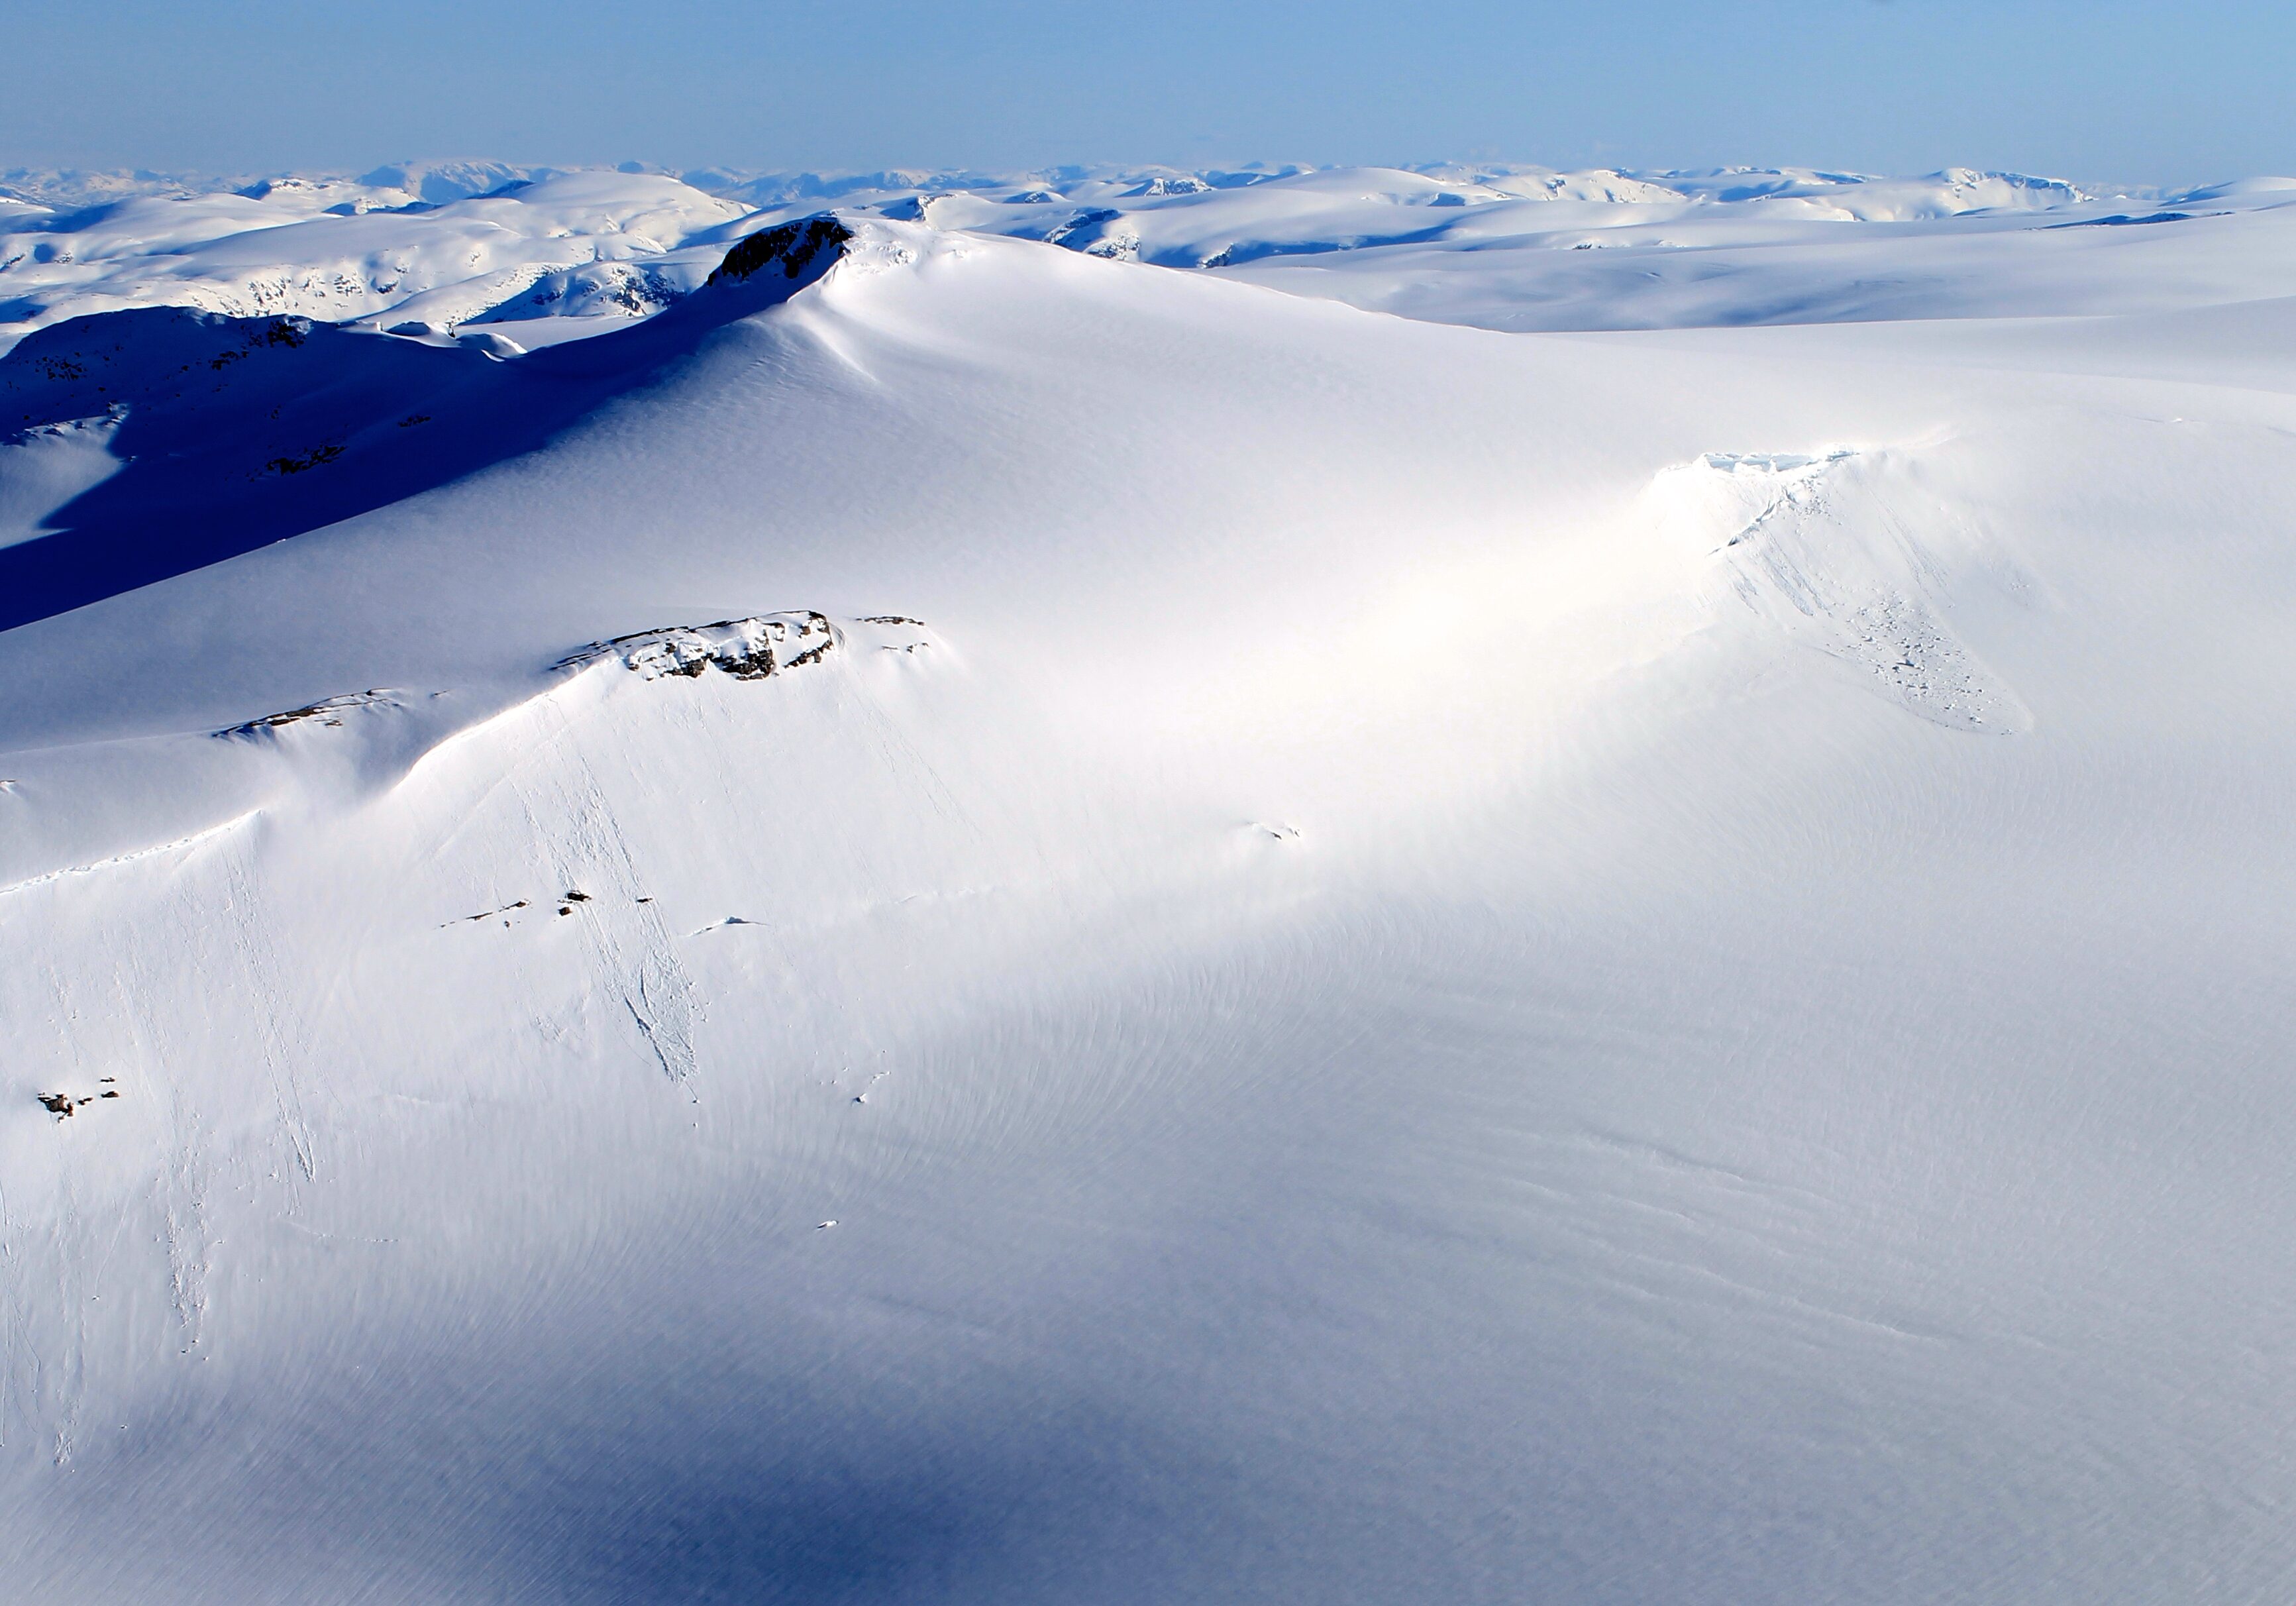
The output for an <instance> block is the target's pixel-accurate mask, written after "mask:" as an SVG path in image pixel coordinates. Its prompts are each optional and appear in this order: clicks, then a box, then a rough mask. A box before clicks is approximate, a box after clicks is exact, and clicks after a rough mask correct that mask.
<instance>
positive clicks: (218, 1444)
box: [0, 165, 2296, 1603]
mask: <svg viewBox="0 0 2296 1606" xmlns="http://www.w3.org/2000/svg"><path fill="white" fill-rule="evenodd" d="M4 182H5V184H7V185H9V186H11V193H12V194H13V195H14V196H15V197H16V199H15V200H14V201H13V202H12V203H0V230H4V231H5V232H4V233H0V263H5V264H6V266H5V267H4V269H0V319H4V320H5V321H6V322H5V328H6V338H7V339H8V340H10V341H11V342H12V348H11V349H10V350H8V351H7V353H6V354H5V355H4V356H0V405H4V412H0V430H5V431H6V434H5V435H4V437H0V684H4V685H5V687H6V688H7V692H8V695H7V697H6V698H5V699H4V700H0V960H4V963H0V1022H4V1024H5V1036H6V1041H7V1044H8V1051H7V1053H6V1055H5V1057H4V1060H0V1512H4V1516H5V1520H4V1521H0V1598H6V1599H10V1600H24V1601H35V1600H37V1601H55V1600H73V1601H76V1600H86V1601H108V1600H119V1599H135V1600H148V1601H162V1602H175V1601H184V1602H196V1601H217V1602H225V1601H228V1602H244V1601H273V1600H275V1601H306V1600H314V1599H327V1600H333V1599H342V1600H361V1601H378V1602H398V1601H407V1602H414V1601H423V1602H429V1601H441V1600H449V1601H453V1600H471V1601H479V1600H487V1601H495V1600H521V1601H524V1600H532V1601H549V1602H557V1601H567V1600H577V1601H590V1600H595V1601H602V1602H603V1601H615V1602H620V1601H655V1600H660V1601H673V1600H675V1601H687V1600H696V1599H724V1600H743V1601H754V1600H768V1601H771V1600H782V1601H830V1600H835V1601H861V1602H869V1601H902V1602H912V1601H952V1602H955V1601H964V1602H972V1601H983V1602H985V1601H996V1602H1026V1601H1043V1602H1080V1601H1090V1602H1103V1601H1104V1602H1171V1601H1183V1600H1197V1601H1207V1602H1211V1601H1218V1602H1232V1601H1269V1602H1296V1601H1302V1600H1318V1601H1345V1602H1427V1601H1453V1600H1457V1601H1491V1602H1514V1601H1522V1600H1554V1601H1571V1602H1582V1601H1583V1602H1650V1601H1669V1602H1750V1601H1768V1602H1808V1601H1839V1602H1856V1601H1871V1602H1908V1601H1937V1602H1947V1601H1951V1602H1972V1601H1993V1602H2020V1603H2022V1602H2052V1601H2056V1602H2099V1601H2161V1600H2197V1599H2208V1600H2223V1601H2256V1602H2276V1601H2281V1600H2284V1599H2286V1598H2288V1596H2289V1594H2290V1593H2291V1590H2292V1588H2296V1540H2292V1539H2291V1537H2290V1534H2291V1516H2292V1511H2291V1507H2292V1504H2296V1459H2292V1450H2296V1446H2292V1443H2291V1434H2292V1427H2291V1424H2292V1423H2296V1370H2292V1367H2291V1365H2290V1339H2289V1336H2288V1335H2289V1334H2290V1333H2291V1332H2296V1282H2292V1280H2291V1279H2290V1278H2289V1277H2288V1275H2287V1274H2286V1273H2285V1271H2284V1261H2285V1258H2286V1257H2285V1254H2284V1246H2285V1245H2286V1243H2287V1242H2288V1241H2290V1240H2291V1238H2292V1236H2296V1173H2292V1170H2291V1168H2290V1167H2289V1165H2288V1162H2287V1159H2286V1148H2287V1136H2288V1134H2289V1132H2290V1131H2291V1130H2292V1129H2296V1082H2292V1079H2291V1075H2290V1066H2291V1051H2292V1045H2296V1002H2292V1000H2296V994H2292V992H2291V989H2290V988H2289V987H2288V986H2287V983H2286V977H2287V975H2288V973H2289V970H2290V965H2291V963H2292V959H2296V929H2292V928H2296V914H2292V911H2296V854H2292V848H2291V846H2290V837H2289V832H2288V827H2287V807H2288V805H2287V799H2288V798H2289V797H2290V795H2291V792H2292V788H2296V513H2292V512H2291V506H2292V504H2291V503H2290V500H2289V498H2288V496H2287V495H2286V488H2287V487H2288V486H2289V485H2290V484H2291V483H2292V480H2296V204H2291V203H2296V184H2290V183H2288V182H2286V181H2269V180H2264V181H2251V182H2250V183H2248V184H2238V185H2225V186H2218V187H2217V188H2215V189H2213V190H2210V191H2206V192H2198V193H2193V194H2189V195H2180V196H2143V197H2132V196H2110V197H2108V196H2093V195H2089V194H2086V193H2082V192H2079V191H2077V190H2075V189H2073V188H2072V187H2071V186H2069V185H2062V184H2050V183H2046V182H2043V181H2038V180H2030V179H2022V178H2013V177H2005V176H1994V175H1979V174H1964V173H1955V174H1948V175H1941V176H1936V177H1934V178H1931V179H1924V180H1905V181H1898V180H1869V179H1862V178H1856V177H1850V176H1831V175H1817V174H1801V173H1786V174H1777V173H1769V174H1759V173H1744V172H1734V173H1724V174H1708V175H1695V176H1693V175H1680V174H1668V175H1656V176H1633V175H1620V174H1609V173H1603V174H1548V173H1546V172H1544V171H1543V170H1537V169H1515V168H1509V169H1504V170H1484V169H1475V170H1470V169H1431V170H1428V171H1425V172H1415V173H1409V172H1402V171H1399V170H1365V169H1347V170H1337V171H1320V172H1314V171H1310V172H1298V171H1294V172H1284V173H1270V172H1261V171H1255V172H1252V173H1247V174H1204V175H1184V174H1176V173H1165V172H1160V171H1146V172H1142V173H1111V172H1106V171H1097V170H1095V171H1085V170H1070V171H1063V172H1060V173H1050V174H1038V175H1030V176H1021V177H1017V178H1001V177H997V176H984V175H937V176H936V175H914V174H910V175H877V176H871V177H869V178H866V179H859V180H854V181H833V182H832V181H826V180H820V179H813V178H808V179H786V178H758V177H754V176H744V175H739V174H715V175H694V174H688V175H685V176H683V177H682V178H677V177H672V176H667V175H661V174H627V173H598V172H566V173H537V172H529V171H525V170H519V169H511V168H497V167H488V166H483V165H471V166H467V167H463V168H436V169H419V168H403V169H392V170H389V171H387V172H384V173H381V174H375V175H370V176H367V177H366V178H365V179H362V180H357V181H350V180H332V179H329V180H275V181H269V182H267V183H266V184H247V185H242V186H239V187H240V190H241V192H242V193H223V192H214V191H202V190H201V188H200V186H197V185H192V184H178V183H176V182H175V181H169V180H163V179H152V178H139V179H117V180H106V179H99V178H90V177H87V176H54V175H50V176H32V175H22V174H18V175H12V176H6V177H5V179H4ZM775 231H778V232H775ZM743 242H754V243H750V244H746V245H745V244H744V243H743ZM729 253H730V254H731V256H732V266H731V267H730V269H729V270H728V271H726V272H719V271H718V270H719V268H720V266H721V265H723V264H726V263H727V262H728V258H729ZM1175 269H1177V270H1180V271H1173V270H1175ZM713 274H714V275H715V282H714V283H712V282H711V281H712V278H713ZM1279 292H1292V293H1279ZM1382 314H1401V316H1393V315H1382Z"/></svg>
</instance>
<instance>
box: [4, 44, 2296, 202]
mask: <svg viewBox="0 0 2296 1606" xmlns="http://www.w3.org/2000/svg"><path fill="white" fill-rule="evenodd" d="M6 9H7V10H9V11H12V12H17V13H18V14H16V15H14V16H12V17H8V18H5V19H4V20H0V38H4V39H5V41H6V45H7V50H6V53H5V65H4V66H0V86H4V92H0V167H7V166H13V165H18V164H30V165H41V166H49V165H81V166H120V165H129V166H134V165H141V166H147V167H157V168H203V169H215V170H238V169H250V168H257V169H259V168H286V167H339V168H363V167H366V166H370V165H373V164H375V163H379V162H382V161H386V160H396V159H400V158H409V157H442V156H499V157H503V158H505V159H508V160H527V161H555V162H611V161H620V160H648V161H657V162H661V163H664V164H667V165H668V166H672V167H692V166H701V165H710V164H721V165H728V166H740V167H750V168H877V167H882V166H887V165H925V166H960V165H975V166H988V167H1022V166H1031V165H1037V164H1041V163H1049V162H1056V161H1078V160H1122V161H1144V162H1145V161H1167V162H1172V163H1176V164H1178V165H1183V166H1201V165H1209V164H1216V163H1219V162H1225V161H1247V160H1271V161H1285V160H1291V161H1316V162H1335V161H1415V160H1441V159H1446V158H1482V159H1493V158H1500V159H1509V160H1524V161H1539V162H1547V163H1553V164H1556V165H1565V166H1580V165H1588V164H1595V165H1605V166H1622V167H1686V166H1711V165H1717V164H1723V163H1738V162H1744V163H1756V164H1764V163H1801V164H1808V165H1812V166H1820V167H1842V168H1865V169H1868V170H1878V171H1890V172H1910V171H1929V170H1932V169H1934V168H1939V167H1941V166H1945V165H1947V164H1949V163H1964V164H1969V165H1974V166H1980V167H1996V168H2019V169H2022V170H2026V171H2036V172H2047V173H2053V174H2059V175H2063V176H2071V177H2077V178H2089V179H2103V180H2114V179H2118V180H2122V181H2128V182H2161V183H2169V182H2179V181H2186V180H2202V179H2211V178H2221V177H2227V176H2241V175H2252V174H2257V173H2265V172H2278V173H2290V172H2296V112H2292V111H2291V109H2290V106H2291V102H2292V101H2296V94H2292V93H2291V90H2290V86H2289V82H2288V78H2289V63H2290V62H2291V61H2296V8H2292V7H2290V6H2288V5H2287V4H2285V3H2284V0H2280V3H2277V4H2263V3H2261V0H2191V3H2190V4H2183V5H2169V4H2127V3H2116V0H2102V3H2096V0H2092V3H2090V4H2074V3H2072V0H2037V3H2032V4H2018V3H2017V0H2008V3H2006V4H1979V3H1977V0H1813V3H1808V4H1785V3H1784V0H1734V3H1729V4H1688V3H1685V0H1615V3H1612V4H1576V5H1567V6H1565V5H1548V4H1536V3H1533V4H1520V3H1518V4H1504V3H1500V0H1418V3H1415V4H1402V3H1391V4H1365V3H1364V0H1322V3H1321V4H1308V3H1305V0H1226V3H1214V0H1171V3H1169V4H1158V5H1136V6H1121V7H1119V6H1111V5H1076V4H1053V3H1051V0H950V3H947V4H928V3H924V0H840V3H834V4H832V3H826V0H795V3H789V0H768V3H767V4H752V5H740V4H698V3H696V0H635V3H633V0H611V3H609V0H552V3H551V4H524V3H517V4H508V3H500V0H461V3H459V4H449V3H447V0H395V3H393V4H383V5H360V6H325V5H313V4H309V0H299V3H298V4H287V3H285V0H215V3H210V4H198V3H187V0H171V3H168V4H159V3H155V0H111V3H109V4H104V5H102V6H101V7H97V6H67V5H61V4H58V5H46V6H41V7H38V8H37V9H35V8H32V7H29V6H21V5H19V6H11V7H8V8H6Z"/></svg>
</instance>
